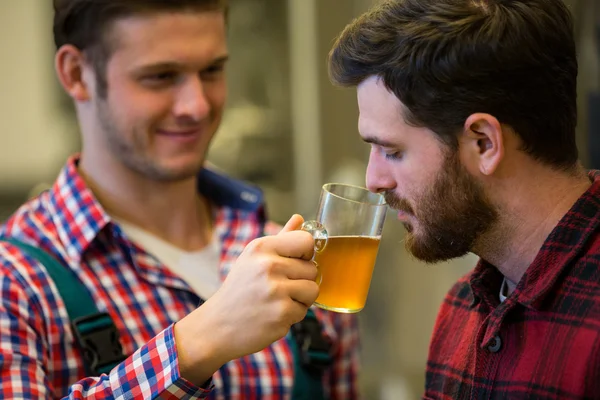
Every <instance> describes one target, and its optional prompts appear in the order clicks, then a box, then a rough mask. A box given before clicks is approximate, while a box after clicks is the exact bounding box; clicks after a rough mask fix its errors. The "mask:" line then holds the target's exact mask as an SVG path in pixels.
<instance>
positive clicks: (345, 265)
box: [302, 183, 387, 313]
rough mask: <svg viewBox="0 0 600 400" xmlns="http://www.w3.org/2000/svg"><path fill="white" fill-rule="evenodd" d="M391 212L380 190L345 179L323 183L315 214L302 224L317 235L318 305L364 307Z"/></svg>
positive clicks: (337, 309) (338, 308) (349, 309)
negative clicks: (350, 182) (388, 213)
mask: <svg viewBox="0 0 600 400" xmlns="http://www.w3.org/2000/svg"><path fill="white" fill-rule="evenodd" d="M386 210H387V205H386V203H385V197H384V196H383V195H382V194H381V193H372V192H370V191H369V190H367V189H366V188H363V187H360V186H353V185H347V184H343V183H326V184H325V185H323V187H322V188H321V196H320V197H319V207H318V209H317V215H316V218H315V219H314V220H309V221H305V222H304V224H302V229H304V230H305V231H307V232H309V233H310V234H311V235H312V237H313V239H314V243H315V253H314V260H313V261H314V262H315V263H316V264H317V268H318V270H319V272H320V276H319V277H318V278H317V282H318V283H319V287H320V292H319V297H317V300H316V301H315V305H316V306H318V307H320V308H324V309H326V310H330V311H335V312H341V313H355V312H359V311H360V310H362V309H363V307H364V306H365V303H366V301H367V294H368V292H369V285H370V284H371V275H372V273H373V268H374V266H375V259H376V258H377V251H378V250H379V241H380V239H381V231H382V230H383V223H384V221H385V214H386Z"/></svg>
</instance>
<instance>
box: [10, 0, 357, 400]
mask: <svg viewBox="0 0 600 400" xmlns="http://www.w3.org/2000/svg"><path fill="white" fill-rule="evenodd" d="M54 3H55V5H54V8H55V16H54V38H55V42H56V47H57V51H56V55H55V66H56V71H57V75H58V78H59V80H60V82H61V83H62V86H63V87H64V89H65V91H66V92H67V93H68V94H69V95H70V97H71V98H72V99H73V101H74V104H75V109H76V112H77V117H78V121H79V125H80V128H81V137H82V145H83V147H82V150H81V153H80V154H77V155H74V156H73V157H72V158H70V159H69V160H68V162H67V164H66V166H65V167H64V168H63V170H62V172H61V173H60V176H59V177H58V179H57V181H56V182H55V184H54V185H53V187H52V188H51V189H50V190H49V191H47V192H45V193H43V194H42V195H40V196H39V197H37V198H35V199H33V200H32V201H30V202H28V203H26V204H24V205H23V206H22V207H21V208H20V209H19V210H18V211H17V212H16V213H15V214H14V215H13V216H12V217H11V218H10V219H9V220H8V221H7V223H6V225H5V226H4V227H3V230H2V236H4V239H5V241H2V242H0V269H1V273H0V282H1V286H0V287H1V294H2V296H1V300H0V393H1V394H2V395H1V396H0V397H2V398H6V399H9V398H10V399H14V398H26V399H36V398H57V397H63V396H68V397H70V398H78V399H81V398H93V399H102V398H106V399H113V398H117V399H132V398H135V399H138V398H152V399H154V398H169V399H174V398H186V399H188V398H213V399H244V400H247V399H270V400H278V399H297V398H311V399H319V398H330V399H339V400H346V399H355V398H357V397H358V393H357V380H356V376H357V367H358V358H357V354H358V346H357V344H358V343H357V341H358V328H357V324H356V317H355V316H352V315H344V314H334V313H331V312H327V311H324V310H320V309H315V310H314V311H313V312H314V316H316V318H314V317H313V314H312V313H309V317H310V319H306V320H304V318H305V315H307V310H309V307H310V306H311V305H312V304H313V302H314V300H315V299H316V297H317V295H318V286H317V284H316V283H315V282H314V280H315V278H316V276H317V270H316V268H315V266H314V265H313V263H312V262H311V261H310V260H311V258H312V255H313V247H314V241H313V239H312V237H311V236H310V234H308V233H307V232H303V231H299V230H298V228H299V226H300V225H301V223H302V218H301V217H299V216H294V217H292V218H291V219H290V221H289V222H288V224H287V225H286V227H284V228H283V230H281V228H280V227H277V226H275V225H274V224H271V223H268V221H266V219H265V208H264V204H263V202H262V194H261V192H260V191H259V190H258V189H257V188H255V187H253V186H250V185H247V184H245V183H242V182H238V181H235V180H233V179H231V178H229V177H227V176H225V175H223V174H220V173H217V172H215V171H213V170H210V169H205V168H203V165H204V161H205V155H206V152H207V150H208V148H209V144H210V142H211V139H212V138H213V136H214V135H215V133H216V131H217V129H218V127H219V124H220V121H221V116H222V114H223V108H224V105H225V100H226V92H227V88H226V78H225V64H226V61H227V59H228V56H229V54H228V48H227V40H226V13H227V5H226V1H224V0H94V1H90V0H55V2H54ZM280 230H281V232H280ZM276 233H277V234H276ZM264 234H272V235H271V236H263V235H264ZM27 246H33V250H32V249H31V248H30V247H27ZM40 249H41V250H43V251H44V252H45V257H44V255H43V254H42V256H39V252H36V250H40ZM57 265H58V266H57ZM53 271H54V274H53ZM56 271H58V277H57V275H56ZM86 307H87V309H86ZM90 307H91V308H92V311H94V310H93V309H97V310H96V311H95V312H94V313H90ZM301 320H304V322H306V323H307V324H310V325H304V322H303V323H301V324H300V325H297V324H296V323H298V322H299V321H301ZM292 325H294V327H295V328H294V334H293V335H292V334H288V333H290V327H291V326H292ZM298 327H300V328H302V329H296V328H298ZM304 328H306V329H308V328H310V331H309V332H308V333H307V332H305V331H304ZM298 331H300V332H301V333H302V334H296V332H298ZM316 345H319V348H318V349H317V348H315V346H316ZM317 350H318V351H319V352H317V353H314V352H316V351H317ZM314 354H316V356H315V355H314ZM319 356H323V357H324V358H323V357H322V358H318V357H319ZM211 378H212V379H211ZM300 378H302V379H300ZM308 388H310V389H311V391H310V392H307V389H308ZM297 396H300V397H297ZM301 396H305V397H301ZM306 396H307V397H306Z"/></svg>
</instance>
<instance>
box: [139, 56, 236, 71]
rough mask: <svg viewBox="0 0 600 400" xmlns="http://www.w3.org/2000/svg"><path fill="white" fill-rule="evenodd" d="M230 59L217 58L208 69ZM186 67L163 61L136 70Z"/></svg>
mask: <svg viewBox="0 0 600 400" xmlns="http://www.w3.org/2000/svg"><path fill="white" fill-rule="evenodd" d="M228 59H229V56H228V55H224V56H221V57H218V58H215V59H214V60H213V61H212V62H211V63H210V64H208V66H207V68H209V67H212V66H215V65H222V64H225V63H226V62H227V60H228ZM184 66H185V64H183V63H179V62H176V61H163V62H157V63H154V64H146V65H141V66H139V67H137V68H136V70H138V71H157V70H170V69H181V68H183V67H184Z"/></svg>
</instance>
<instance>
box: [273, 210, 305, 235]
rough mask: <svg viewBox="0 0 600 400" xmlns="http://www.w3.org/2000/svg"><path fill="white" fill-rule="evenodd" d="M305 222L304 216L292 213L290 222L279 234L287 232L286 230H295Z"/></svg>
mask: <svg viewBox="0 0 600 400" xmlns="http://www.w3.org/2000/svg"><path fill="white" fill-rule="evenodd" d="M303 222H304V218H302V216H301V215H299V214H294V215H292V216H291V217H290V219H289V220H288V222H286V224H285V226H284V227H283V229H282V230H281V231H280V232H279V234H282V233H285V232H291V231H295V230H297V229H300V227H301V226H302V223H303Z"/></svg>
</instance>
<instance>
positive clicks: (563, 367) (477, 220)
mask: <svg viewBox="0 0 600 400" xmlns="http://www.w3.org/2000/svg"><path fill="white" fill-rule="evenodd" d="M330 74H331V77H332V80H333V82H334V83H336V84H339V85H342V86H356V87H357V93H358V106H359V111H360V116H359V121H358V127H359V131H360V135H361V137H362V139H363V140H364V141H365V142H367V143H369V144H370V146H371V153H370V158H369V164H368V168H367V185H368V187H369V189H370V190H371V191H374V192H382V193H384V194H385V196H386V199H387V201H388V203H389V205H390V206H391V207H393V208H395V209H396V210H397V211H398V219H399V221H400V222H401V223H403V224H404V226H405V227H406V230H407V239H406V247H407V249H408V251H409V252H411V253H412V254H413V255H414V256H416V257H417V258H419V259H421V260H423V261H426V262H430V263H433V262H438V261H444V260H448V259H452V258H455V257H460V256H463V255H465V254H467V253H468V252H473V253H476V254H477V255H479V256H480V261H479V263H478V265H477V266H476V267H475V268H474V270H473V271H472V272H471V273H469V274H467V275H466V276H465V277H463V278H462V279H460V280H459V281H458V282H457V283H456V284H455V285H454V287H453V288H452V289H451V290H450V292H449V293H448V295H447V297H446V299H445V300H444V303H443V304H442V306H441V309H440V312H439V315H438V318H437V322H436V325H435V329H434V332H433V337H432V340H431V345H430V351H429V360H428V363H427V375H426V387H425V394H424V396H423V397H424V398H425V399H484V398H485V399H525V398H535V399H558V398H560V399H563V398H571V399H576V398H577V399H579V398H581V399H583V398H586V399H591V398H598V397H599V396H600V379H598V376H599V375H598V373H599V371H600V272H599V271H600V236H599V235H598V231H599V228H600V202H599V201H598V199H599V196H600V176H599V175H598V173H597V172H595V171H591V172H587V171H585V170H584V169H583V167H582V166H581V164H580V163H579V162H578V151H577V148H576V145H575V125H576V120H577V111H576V97H577V96H576V80H577V58H576V52H575V43H574V38H573V24H572V19H571V15H570V13H569V11H568V9H567V8H566V6H565V4H564V3H563V2H562V0H528V1H519V0H513V1H506V0H388V1H384V2H382V3H381V4H379V5H377V6H375V7H374V8H373V9H372V10H370V11H369V12H367V13H365V14H364V15H362V16H361V17H359V18H357V19H356V20H355V21H353V22H352V23H351V24H349V25H348V26H347V27H346V28H345V30H344V31H343V32H342V33H341V34H340V36H339V37H338V38H337V41H336V42H335V44H334V46H333V49H332V51H331V53H330Z"/></svg>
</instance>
